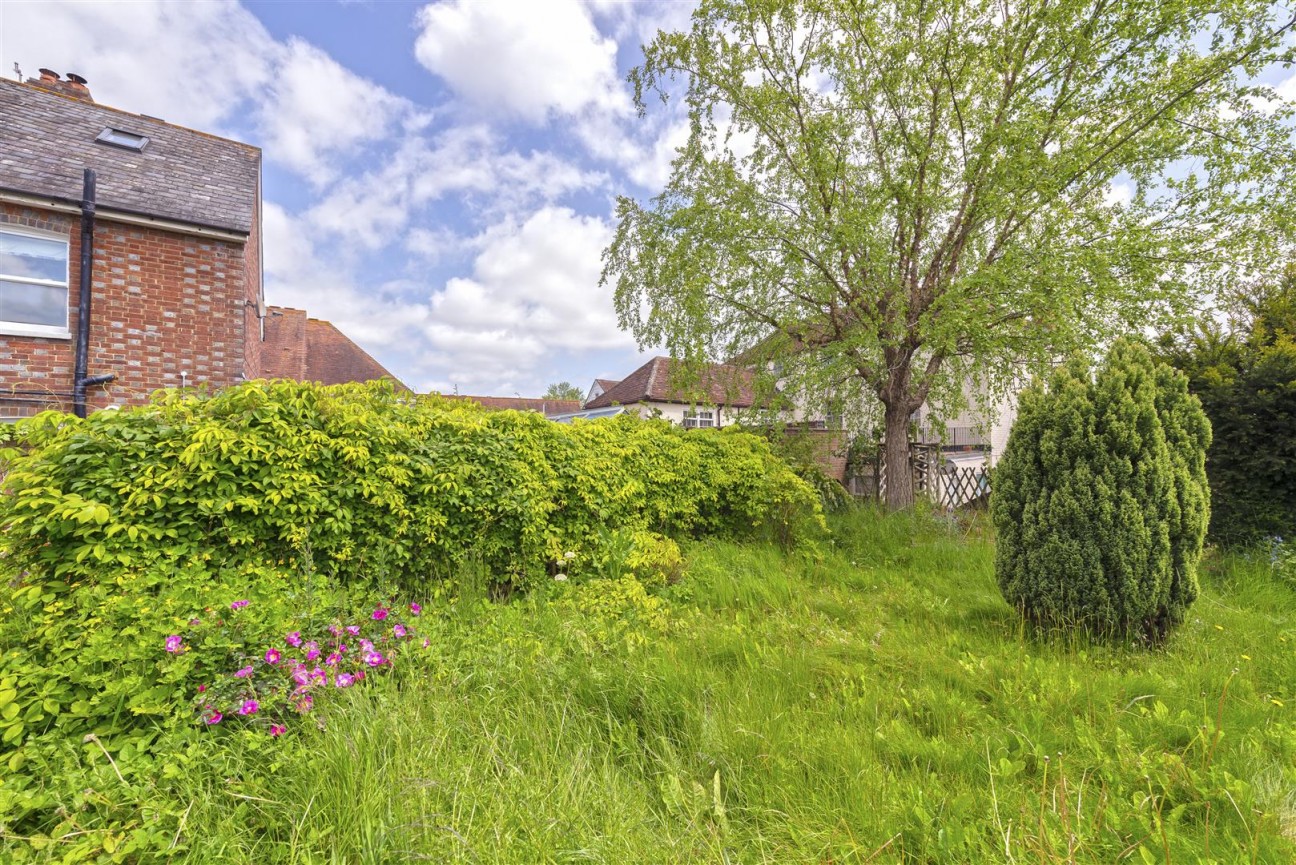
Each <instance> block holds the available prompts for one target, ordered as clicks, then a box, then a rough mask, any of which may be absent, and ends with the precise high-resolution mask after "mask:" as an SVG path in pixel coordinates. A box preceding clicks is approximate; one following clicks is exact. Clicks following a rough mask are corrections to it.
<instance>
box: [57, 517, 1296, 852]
mask: <svg viewBox="0 0 1296 865" xmlns="http://www.w3.org/2000/svg"><path fill="white" fill-rule="evenodd" d="M833 531H834V541H833V542H832V543H830V544H824V545H823V548H822V550H821V551H820V554H819V555H807V554H804V553H803V554H796V555H786V554H784V553H783V552H781V551H779V550H778V549H777V548H775V547H772V546H762V545H737V544H733V543H726V542H718V541H710V542H705V543H700V544H698V545H696V546H693V547H692V548H690V549H689V550H687V553H688V558H689V567H688V570H687V573H686V574H685V575H684V577H683V578H682V580H680V581H679V582H678V583H676V584H674V585H671V586H667V587H665V588H661V589H659V590H656V591H654V592H653V593H650V594H645V593H643V592H641V591H638V590H637V589H638V585H637V584H635V583H627V582H611V583H603V584H597V585H590V584H586V585H584V586H578V585H575V584H573V583H571V582H567V583H559V582H555V583H554V584H553V585H552V586H550V587H548V589H547V590H546V591H543V592H539V593H533V594H531V595H529V596H527V597H524V598H520V599H519V598H515V599H512V600H510V601H508V602H506V603H499V602H494V601H491V600H488V599H487V598H486V597H484V593H483V592H474V591H473V590H472V588H471V586H468V587H467V588H466V589H465V591H464V593H463V595H462V596H461V597H460V598H459V600H458V602H457V603H455V604H453V605H449V606H441V607H438V608H437V609H435V610H432V609H429V610H428V611H427V612H426V613H425V616H424V620H423V631H424V633H425V634H428V635H429V636H430V638H431V640H432V645H431V647H430V648H429V649H427V650H426V651H424V652H422V653H421V654H418V655H416V656H415V658H416V659H415V660H411V661H410V662H409V663H405V664H403V665H398V668H397V669H396V670H395V672H394V673H393V674H392V675H391V676H388V677H386V678H383V679H379V680H375V681H372V682H369V683H367V684H366V686H365V687H364V688H355V689H352V690H350V691H348V692H346V693H345V695H344V696H343V699H341V700H339V701H336V702H335V703H334V704H333V705H332V707H331V708H330V709H329V711H328V712H327V714H326V717H325V721H324V723H323V724H322V725H321V726H298V727H295V728H294V729H292V730H290V732H289V733H288V734H286V735H284V736H282V737H280V738H278V739H274V740H266V741H265V743H264V744H263V745H261V746H258V747H256V748H243V747H239V748H233V747H225V746H223V745H221V744H219V743H220V742H222V741H226V742H228V743H229V744H231V745H232V744H234V743H236V742H243V741H245V740H244V739H236V738H229V739H226V740H222V739H221V738H220V737H221V735H222V734H223V731H213V735H212V736H211V737H210V739H209V740H208V741H209V742H210V744H211V747H209V748H208V749H207V750H208V754H209V756H208V757H207V758H206V761H205V763H204V767H203V768H202V769H201V770H196V771H190V772H189V773H188V775H187V776H186V777H185V778H184V779H183V781H182V783H181V784H180V786H179V788H178V789H179V790H180V794H179V795H180V801H179V802H177V803H175V807H174V809H173V810H174V812H175V813H179V814H181V818H180V820H179V822H178V823H177V825H176V827H175V841H174V843H175V849H176V851H177V853H179V854H180V855H181V857H182V858H183V857H187V858H188V859H189V860H190V861H195V862H255V863H279V862H282V863H289V862H293V863H386V862H407V861H417V860H430V861H437V862H464V863H491V862H516V863H543V862H608V863H631V862H634V863H640V862H642V863H672V862H679V863H691V862H715V863H730V862H735V863H736V862H769V863H789V862H824V863H827V862H833V863H844V862H951V863H953V862H999V861H1003V862H1023V863H1025V862H1031V863H1034V862H1042V863H1051V862H1093V863H1111V862H1120V861H1128V862H1136V863H1163V862H1164V863H1179V862H1183V863H1197V862H1219V863H1236V862H1290V861H1292V860H1293V857H1294V856H1296V843H1294V842H1296V799H1294V797H1293V791H1294V790H1296V786H1294V782H1296V714H1293V713H1296V693H1293V690H1296V663H1294V662H1293V656H1292V651H1291V649H1292V643H1293V642H1296V615H1294V614H1296V596H1294V594H1293V589H1292V588H1291V587H1289V586H1288V585H1286V584H1283V583H1280V582H1277V581H1276V580H1275V579H1274V578H1273V577H1272V576H1271V575H1270V572H1269V566H1268V563H1267V562H1265V561H1255V562H1252V561H1249V560H1247V559H1245V558H1243V557H1237V556H1235V557H1222V556H1218V555H1211V556H1209V557H1208V560H1207V562H1206V565H1205V568H1204V570H1205V573H1204V576H1203V583H1204V585H1203V594H1202V597H1201V598H1199V599H1198V601H1197V603H1196V605H1195V606H1194V607H1193V608H1192V609H1191V611H1190V613H1189V617H1188V621H1187V623H1186V624H1185V625H1184V626H1183V627H1182V628H1181V629H1180V630H1179V631H1178V632H1177V633H1176V634H1175V635H1174V636H1173V637H1172V638H1171V640H1170V642H1169V643H1168V645H1166V646H1164V647H1162V648H1160V649H1155V650H1149V649H1145V648H1141V647H1131V646H1100V645H1090V644H1087V643H1086V642H1085V641H1083V640H1079V639H1075V638H1072V639H1066V640H1052V641H1043V640H1039V639H1037V638H1036V637H1034V636H1032V635H1031V634H1030V633H1027V632H1024V631H1023V629H1022V627H1021V625H1020V622H1019V619H1018V617H1017V616H1016V614H1015V613H1014V611H1013V610H1011V609H1009V608H1008V607H1007V606H1006V605H1005V604H1004V602H1003V601H1002V600H1001V598H1000V596H999V592H998V589H997V588H996V586H995V582H994V570H993V558H994V550H993V543H992V541H991V540H989V539H987V538H986V537H985V536H984V531H983V528H982V527H981V526H980V524H978V523H976V522H972V523H966V522H963V523H959V522H953V521H948V520H944V519H941V518H927V517H915V516H891V517H885V516H882V515H880V514H878V513H877V512H875V511H872V510H869V509H860V510H855V511H852V512H850V513H848V514H846V515H844V516H841V517H838V518H836V519H835V520H834V521H833ZM170 795H175V794H174V793H173V794H170ZM51 853H52V854H53V855H55V856H57V845H55V849H54V850H52V851H51Z"/></svg>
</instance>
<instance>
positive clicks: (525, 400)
mask: <svg viewBox="0 0 1296 865" xmlns="http://www.w3.org/2000/svg"><path fill="white" fill-rule="evenodd" d="M442 396H443V397H445V398H446V399H467V400H472V401H473V402H475V403H480V404H481V407H482V408H484V409H490V410H491V411H508V410H513V411H538V412H540V413H541V414H543V415H546V416H548V415H551V414H566V413H568V412H574V411H580V407H581V404H580V400H578V399H532V398H530V397H524V396H466V395H464V394H442Z"/></svg>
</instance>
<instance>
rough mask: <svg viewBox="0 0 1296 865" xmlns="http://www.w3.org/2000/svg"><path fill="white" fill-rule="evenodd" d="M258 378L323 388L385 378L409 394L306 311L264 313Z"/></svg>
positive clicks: (360, 350) (282, 309)
mask: <svg viewBox="0 0 1296 865" xmlns="http://www.w3.org/2000/svg"><path fill="white" fill-rule="evenodd" d="M261 374H262V375H263V376H265V377H266V378H291V379H294V380H296V381H317V382H320V383H322V384H345V383H347V382H353V381H354V382H359V381H374V380H376V379H380V378H386V379H390V380H391V381H392V383H393V384H395V385H396V388H397V389H398V390H409V388H407V387H406V386H405V385H404V384H403V383H402V382H401V381H400V379H398V378H396V376H394V375H392V374H391V373H390V372H388V371H387V369H386V367H384V366H383V365H382V364H380V363H379V362H378V361H376V360H374V359H373V357H371V356H370V355H369V353H368V352H367V351H365V350H364V349H363V348H361V347H360V346H358V345H356V344H355V343H354V342H352V341H351V340H350V339H349V338H348V337H347V335H346V334H344V333H343V332H342V331H340V330H338V329H337V328H336V327H334V326H333V324H332V323H331V322H327V321H321V320H320V319H317V318H308V317H307V316H306V311H305V310H301V309H290V308H288V307H283V306H271V307H268V308H267V309H266V319H265V341H264V342H263V343H262V344H261Z"/></svg>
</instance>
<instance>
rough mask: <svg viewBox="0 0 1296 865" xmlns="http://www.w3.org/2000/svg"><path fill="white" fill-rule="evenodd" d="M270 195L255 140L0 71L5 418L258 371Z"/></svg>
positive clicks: (0, 353) (0, 393) (51, 79)
mask: <svg viewBox="0 0 1296 865" xmlns="http://www.w3.org/2000/svg"><path fill="white" fill-rule="evenodd" d="M87 169H89V170H90V171H92V172H93V175H94V182H93V184H90V183H87V182H86V180H87V171H86V170H87ZM90 190H93V193H94V195H93V201H92V202H87V201H85V197H86V193H87V192H88V191H90ZM260 207H261V151H260V149H259V148H256V147H253V146H251V145H248V144H243V143H241V142H238V141H231V140H229V139H225V138H219V137H217V136H214V135H209V134H206V133H203V132H198V131H195V130H192V129H186V128H184V127H181V126H176V125H174V124H170V123H166V122H163V121H162V120H159V119H156V118H152V117H148V116H145V115H139V114H131V113H128V112H125V111H119V110H117V109H115V108H109V107H107V106H103V105H99V104H96V103H95V102H94V101H93V99H92V98H91V96H90V91H89V90H88V89H87V87H86V83H85V81H84V79H81V78H80V77H79V76H75V75H69V76H68V77H67V79H66V80H64V79H61V78H60V77H59V76H58V75H57V74H56V73H53V72H49V71H48V70H41V78H40V79H28V80H27V81H26V82H17V81H9V80H3V79H0V418H13V417H19V416H25V415H30V414H33V413H35V412H36V411H40V410H43V409H46V408H63V409H69V408H73V407H74V403H75V402H76V394H77V384H78V381H77V379H80V381H81V382H82V383H83V389H84V392H85V394H84V407H85V408H86V409H90V410H93V409H97V408H105V407H108V406H120V405H131V404H138V403H141V402H143V401H145V400H146V399H147V397H148V394H149V393H150V392H152V391H153V390H156V389H158V388H164V387H176V386H185V385H190V386H192V385H200V384H208V385H210V386H212V387H215V388H219V387H223V386H227V385H232V384H236V383H237V382H240V381H243V380H244V379H248V378H255V377H257V376H259V375H260V374H261V340H262V319H263V317H264V314H265V302H264V296H263V293H262V270H261V234H260ZM86 215H89V216H90V217H91V218H86ZM83 238H85V239H88V240H89V242H90V245H89V249H90V250H91V254H90V255H89V256H86V257H85V258H86V259H87V260H88V261H89V263H90V265H91V266H90V267H89V268H86V269H84V270H83V268H82V260H83V256H82V245H83ZM83 284H88V285H89V286H90V292H89V295H90V300H91V303H90V314H89V316H87V317H86V323H88V333H83V334H79V332H78V330H79V326H80V325H81V324H82V322H81V320H80V319H81V316H80V314H79V310H80V309H81V308H83V306H82V297H81V294H82V292H81V286H82V285H83ZM80 335H84V337H85V339H84V344H85V351H84V355H83V358H82V360H81V362H80V364H78V343H79V342H80V341H81V340H80V339H78V336H80ZM78 372H80V373H81V375H78Z"/></svg>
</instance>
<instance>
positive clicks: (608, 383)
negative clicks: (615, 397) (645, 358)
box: [594, 378, 621, 392]
mask: <svg viewBox="0 0 1296 865" xmlns="http://www.w3.org/2000/svg"><path fill="white" fill-rule="evenodd" d="M594 383H595V384H596V385H598V386H599V387H601V388H602V389H603V391H604V392H607V391H610V390H611V389H612V388H614V387H616V386H617V385H619V384H620V383H621V382H619V381H613V380H612V379H610V378H596V379H594Z"/></svg>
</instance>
